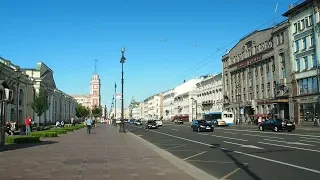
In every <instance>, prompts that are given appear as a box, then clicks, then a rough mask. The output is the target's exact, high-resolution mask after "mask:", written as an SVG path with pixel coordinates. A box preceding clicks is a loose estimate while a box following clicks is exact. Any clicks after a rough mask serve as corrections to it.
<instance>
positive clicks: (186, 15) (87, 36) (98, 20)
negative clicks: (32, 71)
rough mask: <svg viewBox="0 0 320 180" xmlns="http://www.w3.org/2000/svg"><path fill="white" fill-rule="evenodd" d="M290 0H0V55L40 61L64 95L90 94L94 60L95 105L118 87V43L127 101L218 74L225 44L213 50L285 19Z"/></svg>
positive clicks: (30, 64)
mask: <svg viewBox="0 0 320 180" xmlns="http://www.w3.org/2000/svg"><path fill="white" fill-rule="evenodd" d="M277 2H278V9H277V12H275V7H276V4H277ZM295 2H297V0H281V1H280V0H263V1H258V0H243V1H238V0H223V1H218V0H152V1H150V0H104V1H103V0H101V1H99V0H90V1H81V0H80V1H79V0H46V1H43V0H28V1H25V0H1V2H0V12H1V13H0V22H1V28H0V55H1V56H2V57H3V58H5V59H9V60H11V61H12V62H13V63H14V64H17V65H19V66H21V67H24V68H34V67H36V63H37V62H38V61H43V62H44V63H45V64H47V65H48V66H49V67H50V68H51V69H52V70H53V71H54V78H55V82H56V84H57V86H58V88H59V89H61V90H62V91H64V92H66V93H68V94H88V93H89V81H90V78H91V75H92V74H93V72H94V59H98V68H97V71H98V73H99V74H100V76H101V80H102V89H101V90H102V92H101V93H102V103H103V104H106V105H107V107H108V108H109V107H110V105H111V99H112V96H113V93H114V83H115V82H116V83H117V84H118V92H120V83H121V64H120V62H119V60H120V57H121V52H120V49H121V47H125V48H126V52H125V56H126V58H127V61H126V63H125V65H124V68H125V74H124V76H125V80H124V82H125V84H124V95H125V104H126V105H128V104H129V102H130V100H131V98H132V96H134V97H135V99H136V100H138V101H141V100H144V99H145V98H146V97H148V96H150V95H152V94H154V93H158V92H161V91H164V90H166V89H169V88H173V87H175V86H176V85H178V84H180V83H182V82H183V79H190V78H192V77H197V76H200V75H202V74H209V73H210V74H215V73H219V72H221V70H222V69H221V56H222V54H223V53H224V52H225V51H226V50H225V49H224V50H220V51H217V49H222V47H225V46H227V45H229V46H228V47H226V49H230V48H232V45H234V43H232V42H236V41H237V40H239V38H241V37H243V36H244V35H246V34H248V33H249V32H251V31H253V30H255V29H256V28H259V29H263V28H266V27H268V26H271V25H272V24H273V23H274V22H280V21H282V20H284V18H283V17H281V14H282V13H283V12H285V11H287V10H288V6H289V4H291V3H295ZM275 17H276V18H275ZM273 18H275V21H272V19H273ZM267 22H269V23H267ZM213 53H214V54H213ZM212 54H213V55H212ZM209 55H211V56H210V58H208V56H209ZM206 58H207V59H206ZM205 59H206V60H205ZM201 61H203V62H202V63H200V64H199V65H198V66H196V67H195V68H194V69H192V70H190V69H191V68H192V67H194V66H195V65H196V64H197V63H199V62H201ZM188 70H190V71H188Z"/></svg>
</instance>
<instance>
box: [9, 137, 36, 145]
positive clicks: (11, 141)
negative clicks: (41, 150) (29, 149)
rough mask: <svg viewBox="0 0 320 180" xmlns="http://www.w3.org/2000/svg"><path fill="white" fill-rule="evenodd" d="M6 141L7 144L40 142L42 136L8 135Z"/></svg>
mask: <svg viewBox="0 0 320 180" xmlns="http://www.w3.org/2000/svg"><path fill="white" fill-rule="evenodd" d="M5 142H6V143H7V144H25V143H38V142H40V137H35V136H6V139H5Z"/></svg>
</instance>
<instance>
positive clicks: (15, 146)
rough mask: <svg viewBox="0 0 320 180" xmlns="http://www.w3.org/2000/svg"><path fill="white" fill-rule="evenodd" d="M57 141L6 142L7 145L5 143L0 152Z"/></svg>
mask: <svg viewBox="0 0 320 180" xmlns="http://www.w3.org/2000/svg"><path fill="white" fill-rule="evenodd" d="M55 143H57V142H56V141H41V142H39V143H26V144H6V145H4V147H3V148H0V152H5V151H11V150H16V149H24V148H29V147H34V146H42V145H49V144H55Z"/></svg>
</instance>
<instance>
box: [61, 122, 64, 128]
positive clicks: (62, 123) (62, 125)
mask: <svg viewBox="0 0 320 180" xmlns="http://www.w3.org/2000/svg"><path fill="white" fill-rule="evenodd" d="M61 127H62V128H63V127H64V121H63V120H62V121H61Z"/></svg>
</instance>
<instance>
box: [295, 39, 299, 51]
mask: <svg viewBox="0 0 320 180" xmlns="http://www.w3.org/2000/svg"><path fill="white" fill-rule="evenodd" d="M295 43H296V51H295V52H299V40H296V42H295Z"/></svg>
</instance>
